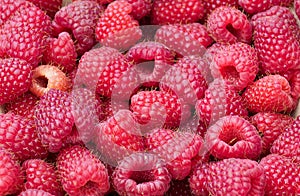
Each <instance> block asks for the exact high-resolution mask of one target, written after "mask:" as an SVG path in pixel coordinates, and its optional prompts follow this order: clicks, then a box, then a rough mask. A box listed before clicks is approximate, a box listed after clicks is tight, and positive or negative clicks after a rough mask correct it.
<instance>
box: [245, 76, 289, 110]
mask: <svg viewBox="0 0 300 196" xmlns="http://www.w3.org/2000/svg"><path fill="white" fill-rule="evenodd" d="M243 100H244V101H245V104H246V107H247V109H248V110H249V111H250V112H253V113H258V112H284V111H286V110H288V109H289V108H291V107H292V106H293V99H292V97H291V87H290V85H289V82H288V81H287V80H286V79H285V78H284V77H283V76H280V75H268V76H265V77H263V78H260V79H259V80H257V81H255V82H254V83H253V84H252V85H249V86H248V87H247V88H246V90H245V91H244V93H243Z"/></svg>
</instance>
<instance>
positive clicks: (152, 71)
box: [126, 41, 175, 87]
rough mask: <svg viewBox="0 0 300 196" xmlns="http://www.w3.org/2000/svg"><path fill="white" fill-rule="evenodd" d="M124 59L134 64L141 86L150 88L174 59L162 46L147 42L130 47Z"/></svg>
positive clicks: (157, 81)
mask: <svg viewBox="0 0 300 196" xmlns="http://www.w3.org/2000/svg"><path fill="white" fill-rule="evenodd" d="M126 58H127V59H128V60H129V61H130V62H134V64H135V67H136V69H137V71H138V73H139V76H140V78H141V82H143V85H144V86H150V87H151V86H156V85H157V83H159V82H160V80H161V78H162V77H163V76H164V74H165V73H166V71H167V70H168V69H169V68H170V66H171V65H172V63H173V61H174V58H175V57H174V54H172V52H171V51H170V50H169V49H168V48H167V47H166V46H164V45H163V44H160V43H157V42H152V41H149V42H141V43H138V44H136V45H134V46H133V47H131V48H130V49H129V51H128V52H127V54H126ZM153 61H154V62H153ZM153 64H154V65H153Z"/></svg>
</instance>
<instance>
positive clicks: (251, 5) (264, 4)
mask: <svg viewBox="0 0 300 196" xmlns="http://www.w3.org/2000/svg"><path fill="white" fill-rule="evenodd" d="M292 1H293V0H264V1H262V0H252V1H249V0H238V2H239V5H240V6H241V7H242V8H243V9H244V10H245V11H246V12H247V13H249V14H255V13H259V12H263V11H265V10H267V9H269V8H270V7H272V6H276V5H281V6H289V5H290V4H291V3H292Z"/></svg>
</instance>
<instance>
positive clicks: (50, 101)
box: [35, 89, 74, 152]
mask: <svg viewBox="0 0 300 196" xmlns="http://www.w3.org/2000/svg"><path fill="white" fill-rule="evenodd" d="M71 107H72V99H71V97H70V94H69V93H66V92H63V91H60V90H56V89H51V90H50V91H48V92H47V93H46V94H45V95H43V96H42V97H41V99H40V101H39V103H38V105H37V106H36V110H35V123H36V127H37V131H38V134H39V137H40V139H41V140H42V143H43V144H44V145H46V146H47V148H48V150H49V151H50V152H58V151H59V150H60V148H61V146H62V142H63V139H64V138H65V137H67V136H68V135H69V134H70V133H71V132H72V127H73V126H74V117H73V114H72V108H71Z"/></svg>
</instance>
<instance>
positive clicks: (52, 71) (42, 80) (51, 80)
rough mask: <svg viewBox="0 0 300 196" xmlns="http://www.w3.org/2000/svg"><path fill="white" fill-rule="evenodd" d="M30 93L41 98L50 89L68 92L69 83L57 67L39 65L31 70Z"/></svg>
mask: <svg viewBox="0 0 300 196" xmlns="http://www.w3.org/2000/svg"><path fill="white" fill-rule="evenodd" d="M32 75H33V76H32V84H31V87H30V91H31V92H32V93H33V94H35V95H36V96H38V97H41V96H43V95H44V94H45V93H47V92H48V91H49V90H50V89H57V90H61V91H68V90H69V89H70V87H71V81H70V79H69V78H68V77H67V76H66V74H65V73H64V72H62V71H61V70H60V69H59V68H58V67H56V66H53V65H40V66H38V67H37V68H35V69H34V70H33V74H32Z"/></svg>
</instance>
